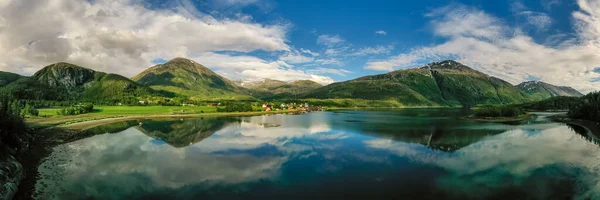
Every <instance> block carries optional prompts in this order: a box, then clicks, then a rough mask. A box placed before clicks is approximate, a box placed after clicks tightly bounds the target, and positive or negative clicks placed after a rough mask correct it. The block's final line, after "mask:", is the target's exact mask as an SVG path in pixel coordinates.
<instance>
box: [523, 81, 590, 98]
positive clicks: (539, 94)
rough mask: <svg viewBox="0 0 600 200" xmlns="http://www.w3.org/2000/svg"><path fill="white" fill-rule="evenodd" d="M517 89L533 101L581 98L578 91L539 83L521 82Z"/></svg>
mask: <svg viewBox="0 0 600 200" xmlns="http://www.w3.org/2000/svg"><path fill="white" fill-rule="evenodd" d="M517 87H518V88H519V89H520V90H521V91H523V93H525V94H527V95H529V96H530V98H531V99H534V100H543V99H547V98H550V97H557V96H565V97H580V96H583V94H581V93H580V92H579V91H577V90H575V89H573V88H571V87H565V86H556V85H552V84H549V83H545V82H541V81H528V82H523V83H521V84H519V85H517Z"/></svg>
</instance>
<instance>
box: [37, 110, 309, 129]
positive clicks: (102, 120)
mask: <svg viewBox="0 0 600 200" xmlns="http://www.w3.org/2000/svg"><path fill="white" fill-rule="evenodd" d="M304 112H307V111H305V110H285V111H271V112H265V111H259V112H220V113H199V114H147V115H129V116H123V115H107V116H99V117H80V118H76V117H75V118H74V117H71V116H69V117H66V118H56V119H55V120H52V119H51V118H49V119H47V122H45V123H39V122H35V121H34V122H29V123H28V124H29V125H32V126H34V127H42V128H44V129H48V128H64V129H69V130H74V131H83V130H86V129H90V128H93V127H96V126H100V125H104V124H108V123H114V122H121V121H127V120H136V119H157V118H197V117H245V116H259V115H269V114H288V113H304ZM48 121H49V122H48Z"/></svg>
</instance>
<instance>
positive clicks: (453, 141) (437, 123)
mask: <svg viewBox="0 0 600 200" xmlns="http://www.w3.org/2000/svg"><path fill="white" fill-rule="evenodd" d="M420 111H421V110H418V109H414V110H406V111H394V112H355V113H352V114H349V115H341V116H343V119H339V120H333V122H332V125H333V128H334V129H345V130H350V131H353V132H359V133H362V134H368V135H372V136H376V137H379V138H387V139H391V140H395V141H401V142H406V143H415V144H421V145H424V146H427V147H429V148H431V149H436V150H441V151H446V152H452V151H456V150H458V149H460V148H463V147H465V146H468V145H470V144H473V143H475V142H477V141H480V140H482V139H483V138H485V137H487V136H490V135H496V134H500V133H503V132H505V131H506V129H493V128H490V129H487V128H472V127H474V126H478V125H479V126H480V125H481V124H477V123H476V122H471V121H468V120H464V119H462V118H461V117H463V116H465V113H464V112H463V111H461V110H453V109H446V110H442V111H443V112H442V111H440V112H423V111H421V112H420ZM431 113H435V114H436V115H433V116H432V115H431ZM500 126H507V125H500Z"/></svg>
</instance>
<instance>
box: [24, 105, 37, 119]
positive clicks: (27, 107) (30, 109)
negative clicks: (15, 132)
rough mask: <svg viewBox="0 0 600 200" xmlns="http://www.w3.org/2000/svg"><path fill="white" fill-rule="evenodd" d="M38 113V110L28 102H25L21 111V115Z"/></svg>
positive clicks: (35, 114)
mask: <svg viewBox="0 0 600 200" xmlns="http://www.w3.org/2000/svg"><path fill="white" fill-rule="evenodd" d="M39 114H40V112H39V111H38V110H37V109H35V107H33V106H31V105H29V104H25V108H23V111H21V116H27V115H29V116H38V115H39Z"/></svg>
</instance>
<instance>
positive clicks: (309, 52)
mask: <svg viewBox="0 0 600 200" xmlns="http://www.w3.org/2000/svg"><path fill="white" fill-rule="evenodd" d="M300 52H302V53H306V54H310V55H311V56H319V55H320V54H319V53H316V52H312V51H311V50H308V49H302V48H301V49H300Z"/></svg>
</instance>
